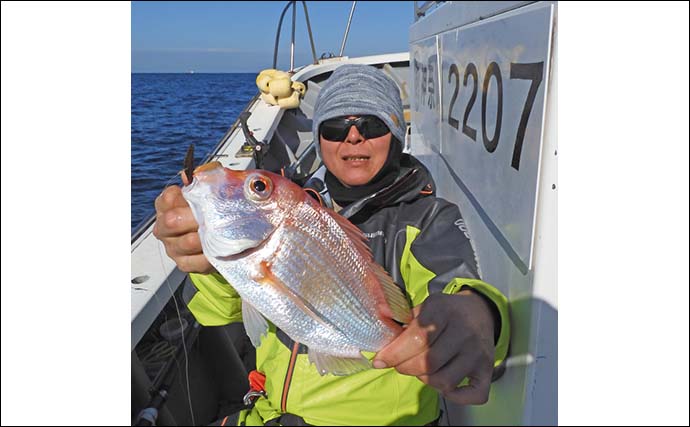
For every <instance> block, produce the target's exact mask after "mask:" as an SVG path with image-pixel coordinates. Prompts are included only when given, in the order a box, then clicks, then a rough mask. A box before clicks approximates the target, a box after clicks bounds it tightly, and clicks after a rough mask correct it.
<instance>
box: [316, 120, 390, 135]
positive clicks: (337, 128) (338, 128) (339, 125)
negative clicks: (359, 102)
mask: <svg viewBox="0 0 690 427" xmlns="http://www.w3.org/2000/svg"><path fill="white" fill-rule="evenodd" d="M353 125H354V126H356V127H357V130H358V131H359V133H360V134H362V136H363V137H365V138H367V139H371V138H378V137H380V136H383V135H385V134H387V133H388V132H390V129H388V126H386V124H385V123H384V122H383V121H382V120H381V119H379V118H378V117H376V116H363V117H360V118H358V119H347V118H335V119H330V120H326V121H324V122H323V123H321V126H320V129H319V132H320V133H321V136H322V137H324V138H325V139H327V140H329V141H344V140H345V138H346V137H347V133H348V132H349V131H350V127H351V126H353Z"/></svg>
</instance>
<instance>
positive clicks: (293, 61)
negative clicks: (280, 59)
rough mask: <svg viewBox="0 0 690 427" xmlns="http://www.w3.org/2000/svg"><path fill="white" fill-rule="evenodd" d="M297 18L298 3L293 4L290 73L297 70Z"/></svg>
mask: <svg viewBox="0 0 690 427" xmlns="http://www.w3.org/2000/svg"><path fill="white" fill-rule="evenodd" d="M296 17H297V2H296V1H293V2H292V41H290V72H292V70H294V69H295V21H296V20H297V19H296Z"/></svg>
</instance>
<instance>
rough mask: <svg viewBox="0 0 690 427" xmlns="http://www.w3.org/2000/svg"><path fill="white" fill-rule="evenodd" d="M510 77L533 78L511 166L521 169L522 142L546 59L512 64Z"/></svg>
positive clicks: (521, 118)
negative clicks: (530, 62)
mask: <svg viewBox="0 0 690 427" xmlns="http://www.w3.org/2000/svg"><path fill="white" fill-rule="evenodd" d="M510 78H511V79H522V80H532V84H531V85H530V87H529V92H527V99H525V106H524V107H523V108H522V115H521V116H520V124H519V125H518V131H517V136H516V137H515V147H514V148H513V161H512V162H511V163H510V166H512V167H513V168H515V170H519V169H520V154H521V153H522V143H523V141H524V140H525V130H526V129H527V122H528V121H529V115H530V113H531V112H532V106H533V105H534V99H535V98H536V97H537V91H538V90H539V85H540V84H541V82H542V80H543V79H544V61H542V62H535V63H532V64H515V63H511V64H510Z"/></svg>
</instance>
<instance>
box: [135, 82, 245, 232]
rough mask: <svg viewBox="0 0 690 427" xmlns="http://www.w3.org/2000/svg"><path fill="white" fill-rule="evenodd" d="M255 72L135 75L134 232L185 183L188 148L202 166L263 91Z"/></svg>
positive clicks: (196, 162) (196, 161)
mask: <svg viewBox="0 0 690 427" xmlns="http://www.w3.org/2000/svg"><path fill="white" fill-rule="evenodd" d="M255 78H256V74H255V73H233V74H148V73H147V74H138V73H133V74H132V152H131V153H132V154H131V155H132V207H131V213H132V223H131V226H132V231H134V229H135V228H136V227H137V225H138V224H139V223H140V222H142V221H143V220H145V219H147V218H148V217H149V216H150V215H151V214H152V213H153V212H154V205H153V203H154V200H155V198H156V196H158V194H160V192H161V191H162V190H163V188H165V186H166V184H168V183H171V182H172V183H175V184H180V178H179V177H178V176H176V175H177V173H178V172H179V171H180V170H182V165H183V161H184V157H185V154H186V152H187V148H188V147H189V144H190V143H194V158H195V164H198V163H199V162H201V161H202V160H203V159H204V158H205V157H206V156H207V155H208V154H209V152H210V150H212V149H213V148H214V147H215V146H216V144H217V143H218V142H219V141H220V139H221V138H222V137H223V135H224V134H225V132H226V131H227V130H228V129H229V128H230V126H232V124H233V123H234V122H235V120H236V119H237V116H238V115H239V113H240V112H242V109H243V108H244V107H245V106H246V105H247V103H248V102H249V101H250V100H251V98H252V97H253V96H254V95H255V94H256V93H257V88H256V85H255V84H254V79H255Z"/></svg>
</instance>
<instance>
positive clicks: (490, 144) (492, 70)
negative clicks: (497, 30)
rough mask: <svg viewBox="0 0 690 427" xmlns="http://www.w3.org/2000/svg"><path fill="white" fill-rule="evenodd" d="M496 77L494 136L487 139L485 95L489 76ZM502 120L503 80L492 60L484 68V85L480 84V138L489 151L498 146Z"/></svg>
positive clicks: (487, 90) (499, 70)
mask: <svg viewBox="0 0 690 427" xmlns="http://www.w3.org/2000/svg"><path fill="white" fill-rule="evenodd" d="M492 76H494V77H496V83H497V85H498V105H497V106H496V108H497V111H496V128H495V129H494V137H493V138H491V139H489V137H488V136H487V132H486V97H487V95H488V93H489V82H491V77H492ZM502 121H503V80H502V79H501V69H500V68H499V67H498V64H497V63H495V62H492V63H491V64H489V68H487V69H486V75H485V76H484V85H483V86H482V138H483V139H484V147H486V151H488V152H489V153H493V152H494V151H495V150H496V147H498V140H499V138H500V136H501V122H502Z"/></svg>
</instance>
